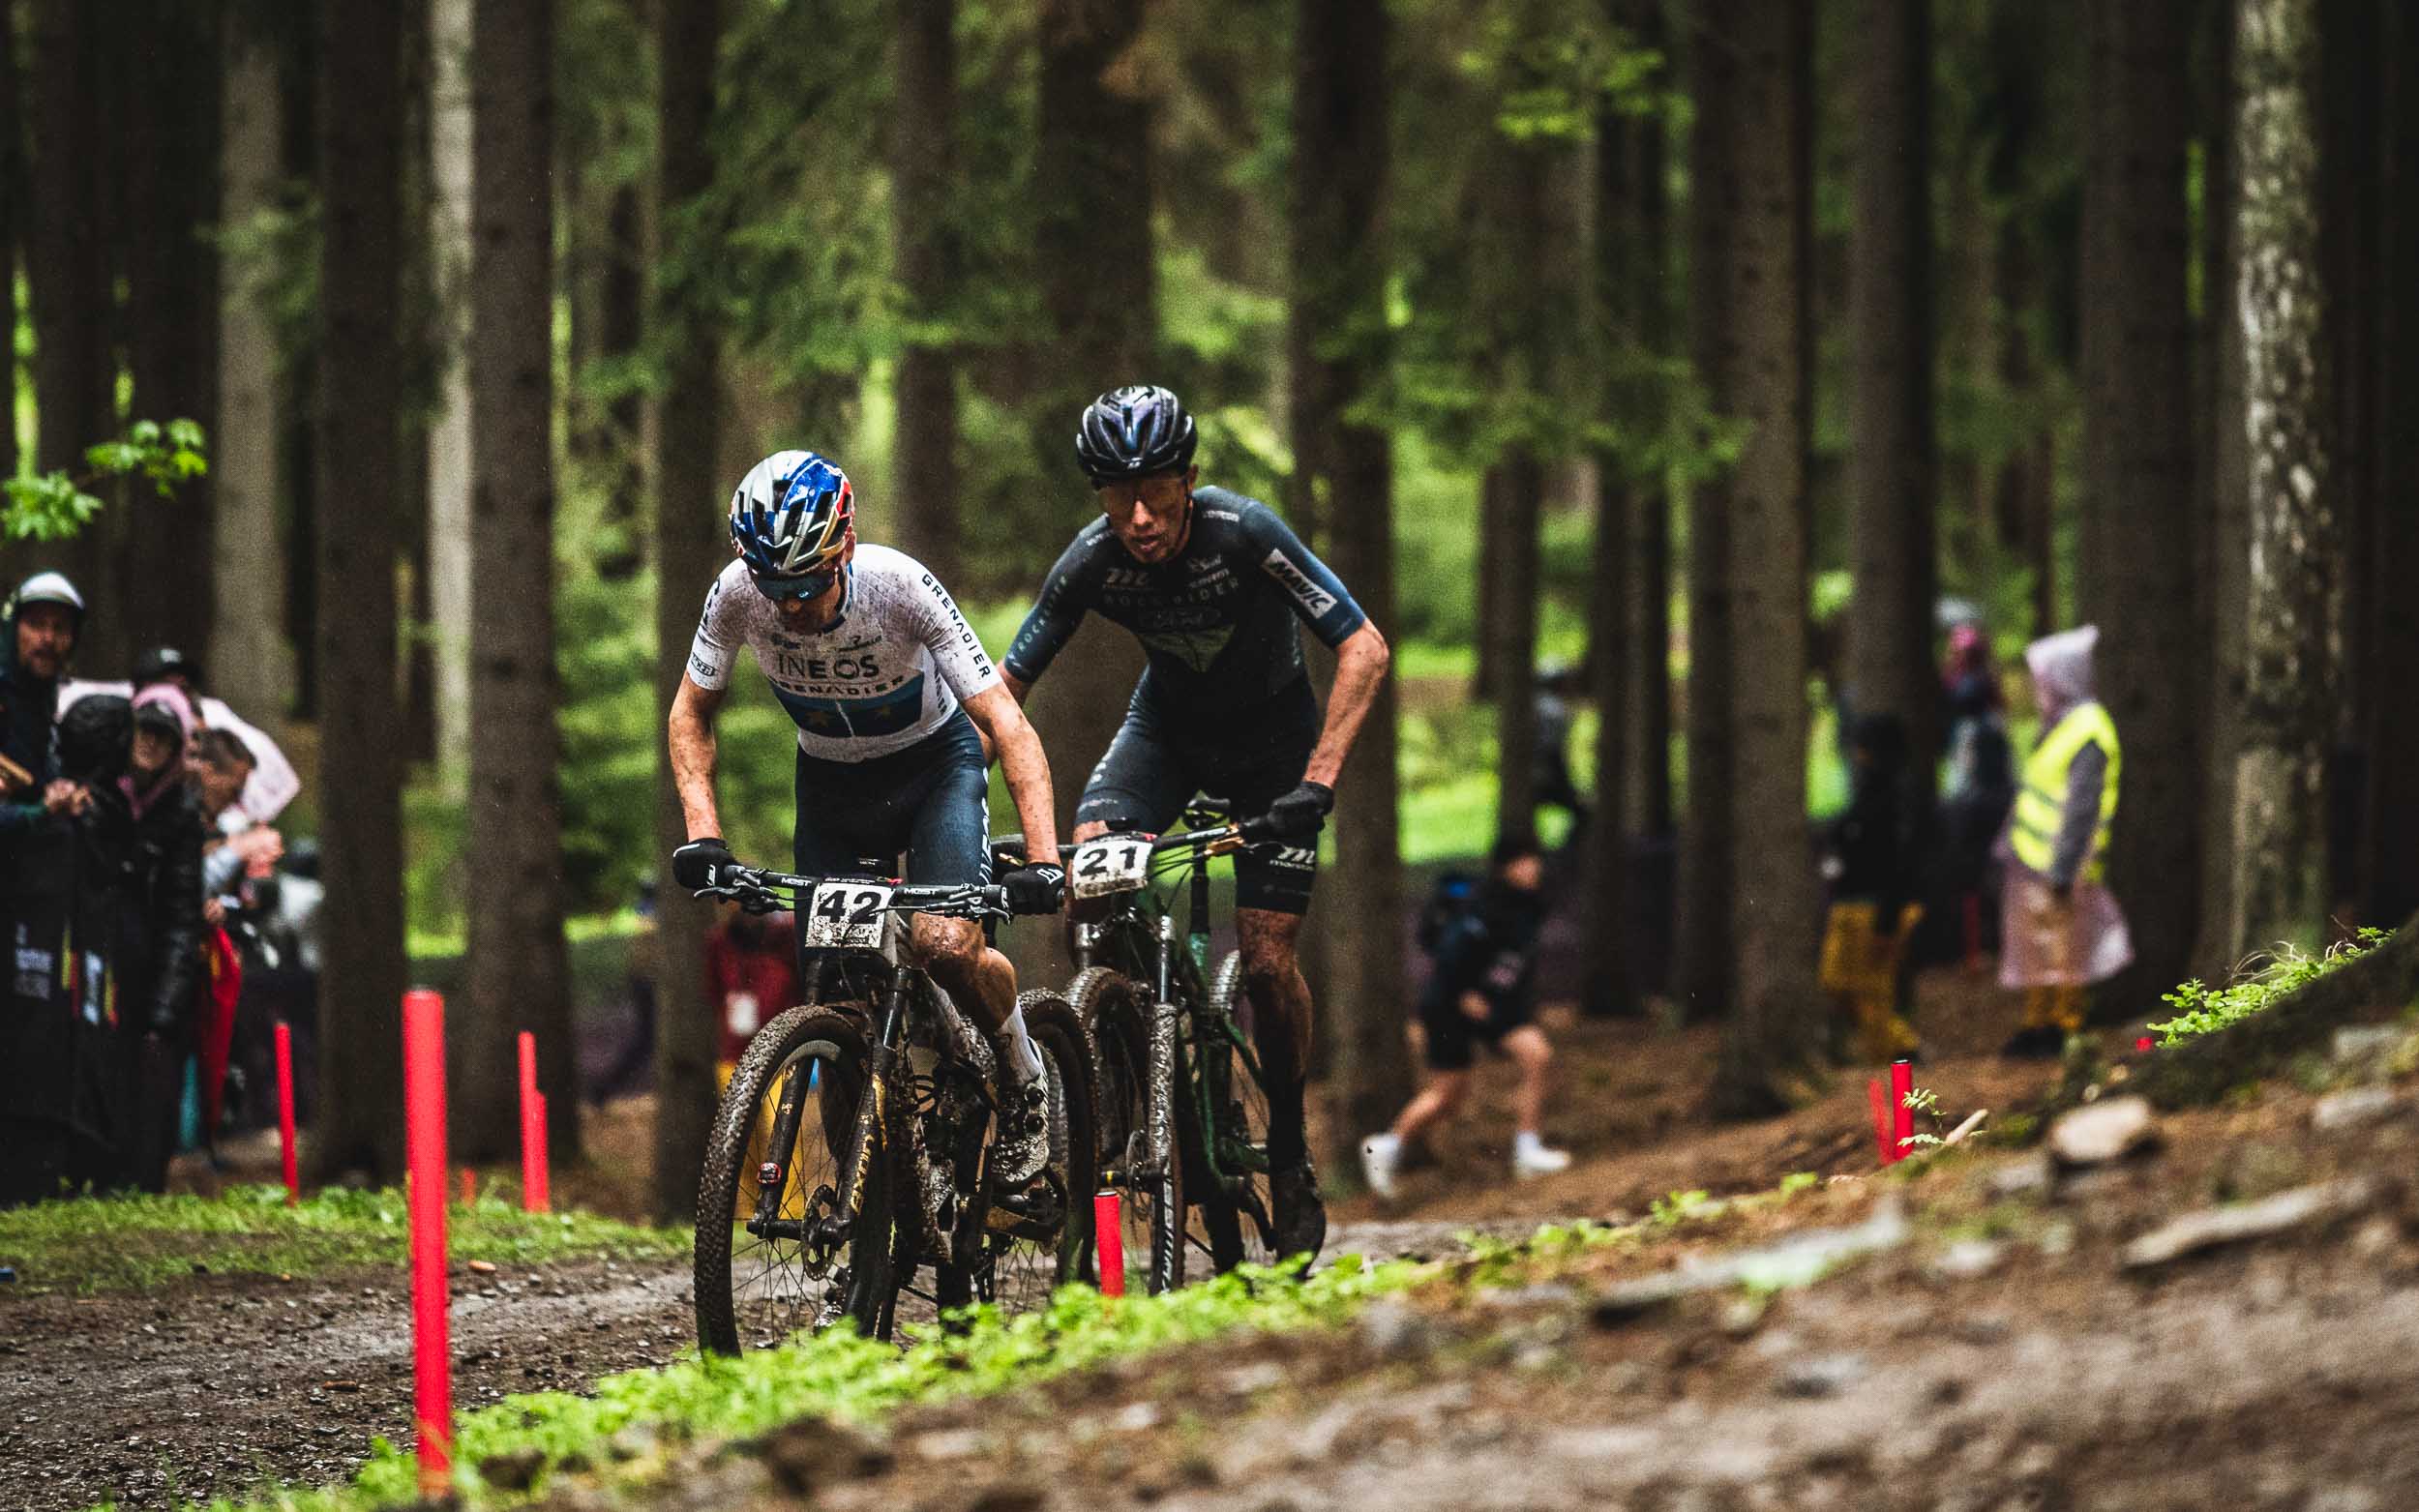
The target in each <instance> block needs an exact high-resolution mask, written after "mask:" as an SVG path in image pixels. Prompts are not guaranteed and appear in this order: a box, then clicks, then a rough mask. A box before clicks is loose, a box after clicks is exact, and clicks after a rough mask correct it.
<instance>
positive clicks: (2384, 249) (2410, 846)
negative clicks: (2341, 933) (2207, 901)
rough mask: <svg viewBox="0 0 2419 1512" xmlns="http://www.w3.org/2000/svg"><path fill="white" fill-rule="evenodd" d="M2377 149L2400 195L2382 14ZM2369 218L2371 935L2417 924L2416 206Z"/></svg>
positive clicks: (2394, 83)
mask: <svg viewBox="0 0 2419 1512" xmlns="http://www.w3.org/2000/svg"><path fill="white" fill-rule="evenodd" d="M2384 21H2385V25H2384V38H2383V44H2382V45H2381V46H2380V48H2379V49H2378V51H2379V55H2380V57H2381V58H2382V59H2383V60H2384V72H2385V88H2384V99H2383V108H2382V112H2381V113H2382V116H2383V122H2384V132H2383V138H2384V139H2383V148H2384V151H2383V153H2382V155H2381V158H2380V161H2379V163H2378V176H2379V178H2380V179H2381V181H2382V182H2384V183H2386V184H2389V185H2408V184H2410V183H2412V182H2413V181H2414V175H2419V14H2414V13H2413V12H2412V10H2411V9H2410V8H2409V7H2408V6H2389V7H2386V8H2385V9H2384ZM2380 209H2381V214H2380V215H2379V218H2378V227H2377V236H2378V249H2377V265H2378V266H2379V267H2380V268H2382V269H2383V270H2385V271H2384V276H2383V277H2382V278H2380V279H2379V281H2378V288H2377V297H2378V301H2379V305H2378V310H2377V317H2378V318H2377V333H2376V351H2377V410H2378V413H2379V414H2380V415H2383V416H2387V417H2391V418H2390V419H2389V421H2388V422H2387V423H2384V424H2381V425H2380V426H2379V428H2378V430H2379V434H2378V443H2379V450H2378V455H2377V463H2376V475H2377V478H2378V480H2379V483H2380V487H2379V489H2378V491H2377V499H2376V512H2375V517H2374V522H2373V528H2374V534H2373V536H2372V537H2371V547H2370V555H2371V556H2372V557H2373V558H2374V570H2375V572H2376V580H2377V581H2378V582H2379V583H2384V584H2394V585H2399V586H2398V587H2397V588H2396V589H2394V590H2392V591H2384V592H2379V593H2378V594H2376V595H2375V596H2374V598H2373V599H2372V600H2371V601H2370V606H2369V612H2370V616H2371V617H2370V623H2369V628H2368V641H2369V684H2370V686H2371V687H2372V688H2374V689H2376V690H2377V691H2378V697H2374V698H2372V699H2371V700H2370V704H2369V729H2368V735H2367V745H2368V750H2369V772H2368V775H2369V793H2368V801H2367V804H2366V811H2367V815H2368V823H2367V845H2368V848H2369V855H2370V862H2369V866H2368V868H2367V875H2368V897H2367V900H2366V913H2365V918H2364V919H2363V920H2362V921H2361V922H2375V923H2382V922H2383V921H2386V920H2389V919H2404V918H2408V917H2410V916H2411V914H2412V913H2414V912H2419V763H2414V762H2413V761H2411V760H2410V759H2409V754H2410V753H2411V752H2414V751H2419V699H2414V698H2411V697H2405V696H2395V694H2396V691H2397V690H2400V691H2403V692H2405V693H2406V691H2407V690H2409V689H2412V688H2419V595H2414V594H2412V593H2411V592H2410V591H2409V589H2408V585H2409V584H2411V583H2414V582H2419V426H2414V425H2413V424H2412V423H2411V420H2410V417H2411V416H2413V415H2419V287H2414V285H2413V283H2412V282H2411V280H2410V279H2409V278H2408V277H2406V276H2404V275H2407V273H2408V271H2409V270H2410V269H2412V268H2419V202H2414V201H2413V199H2412V197H2411V195H2409V194H2408V193H2399V192H2398V193H2389V194H2387V195H2386V196H2385V197H2384V199H2383V201H2382V203H2381V206H2380Z"/></svg>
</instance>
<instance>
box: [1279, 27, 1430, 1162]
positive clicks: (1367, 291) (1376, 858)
mask: <svg viewBox="0 0 2419 1512" xmlns="http://www.w3.org/2000/svg"><path fill="white" fill-rule="evenodd" d="M1294 46H1295V58H1294V179H1293V186H1292V197H1293V206H1292V210H1293V223H1294V236H1293V247H1292V252H1293V258H1292V269H1291V272H1292V284H1293V296H1294V297H1293V307H1292V316H1291V321H1292V323H1291V327H1290V331H1289V345H1290V346H1291V348H1292V349H1293V351H1294V352H1295V353H1297V354H1298V355H1297V357H1296V360H1295V362H1294V365H1293V369H1292V374H1291V376H1292V380H1293V381H1292V393H1291V395H1290V400H1291V406H1290V407H1291V411H1292V413H1291V417H1290V426H1291V430H1292V433H1293V443H1294V465H1295V468H1296V476H1297V479H1298V484H1299V486H1298V488H1297V489H1296V493H1297V497H1298V498H1300V499H1302V500H1304V501H1306V503H1307V506H1308V507H1309V508H1310V509H1312V510H1314V511H1315V512H1316V514H1317V516H1318V518H1319V519H1322V520H1324V521H1326V523H1327V537H1328V548H1327V561H1328V565H1329V566H1330V567H1332V568H1333V569H1334V570H1335V572H1336V573H1337V575H1338V576H1339V577H1341V578H1343V580H1344V582H1345V583H1346V585H1347V586H1349V587H1350V588H1351V589H1352V591H1353V595H1354V597H1355V598H1356V599H1358V600H1359V604H1360V607H1361V609H1362V611H1363V612H1365V613H1366V614H1368V616H1369V617H1370V620H1371V622H1372V623H1374V624H1376V625H1378V626H1379V627H1380V628H1381V629H1382V630H1384V629H1387V628H1390V627H1391V625H1392V623H1393V618H1394V527H1393V466H1392V458H1391V452H1390V446H1389V437H1388V435H1387V433H1386V432H1385V431H1384V430H1379V429H1377V428H1376V427H1373V426H1371V425H1369V424H1367V423H1366V422H1365V421H1362V420H1359V419H1355V418H1348V412H1349V411H1350V409H1351V407H1352V406H1353V405H1354V404H1356V403H1358V402H1359V401H1361V400H1363V399H1365V398H1367V397H1368V396H1370V395H1371V394H1372V393H1373V392H1374V391H1375V390H1376V389H1377V387H1378V386H1379V385H1380V384H1381V383H1382V382H1383V380H1384V377H1385V372H1386V363H1387V350H1386V344H1385V342H1386V335H1385V332H1386V318H1385V317H1386V310H1385V288H1386V279H1385V270H1386V268H1387V266H1388V257H1387V244H1386V227H1385V214H1386V203H1387V198H1388V193H1389V190H1388V172H1389V151H1388V132H1387V111H1388V89H1387V74H1386V70H1387V65H1388V58H1389V51H1390V48H1391V37H1390V34H1389V21H1388V15H1387V8H1386V6H1385V4H1384V3H1383V0H1297V5H1296V8H1295V32H1294ZM1301 507H1302V506H1300V505H1298V506H1297V508H1298V510H1299V508H1301ZM1396 713H1397V710H1396V701H1395V696H1394V682H1393V679H1392V678H1391V677H1389V678H1388V679H1387V681H1386V683H1385V684H1384V686H1383V687H1382V688H1381V689H1380V691H1379V695H1378V701H1377V703H1376V705H1375V706H1374V707H1372V708H1371V710H1370V711H1369V719H1368V722H1367V723H1366V724H1364V725H1363V726H1361V730H1360V738H1359V741H1358V742H1356V743H1355V745H1354V747H1353V754H1352V756H1351V758H1350V759H1349V760H1347V761H1346V762H1345V765H1344V775H1343V780H1342V782H1341V784H1340V785H1339V786H1338V804H1337V808H1336V814H1335V847H1336V870H1337V873H1338V875H1342V876H1345V877H1349V878H1350V879H1351V886H1352V900H1351V905H1350V907H1348V908H1347V907H1329V908H1326V909H1323V910H1322V912H1323V914H1324V921H1323V922H1324V923H1326V924H1327V926H1328V937H1327V945H1328V982H1327V991H1326V993H1324V994H1323V996H1322V998H1321V1004H1322V1006H1323V1008H1324V1010H1325V1012H1324V1015H1323V1017H1324V1018H1325V1021H1326V1023H1327V1025H1328V1032H1326V1033H1323V1034H1322V1035H1321V1036H1320V1039H1321V1041H1322V1042H1323V1043H1324V1044H1325V1045H1326V1046H1327V1047H1328V1050H1329V1065H1330V1067H1331V1071H1330V1075H1329V1087H1328V1098H1329V1110H1330V1116H1329V1118H1328V1120H1327V1128H1328V1132H1329V1146H1328V1148H1327V1150H1326V1151H1324V1152H1323V1153H1324V1157H1325V1165H1326V1169H1327V1170H1328V1171H1329V1173H1330V1180H1332V1179H1333V1178H1334V1176H1336V1175H1343V1176H1344V1177H1346V1179H1348V1180H1349V1178H1350V1175H1351V1173H1352V1172H1353V1171H1355V1170H1356V1169H1357V1162H1356V1161H1355V1159H1354V1153H1355V1151H1356V1150H1357V1149H1358V1148H1359V1139H1360V1136H1361V1135H1362V1134H1364V1133H1366V1132H1367V1131H1369V1130H1372V1129H1382V1128H1384V1127H1386V1125H1387V1124H1388V1122H1389V1121H1390V1120H1391V1119H1392V1118H1393V1116H1394V1113H1395V1112H1396V1111H1397V1110H1398V1109H1400V1108H1401V1106H1402V1104H1403V1102H1404V1100H1405V1099H1406V1098H1407V1097H1408V1096H1409V1095H1410V1093H1411V1088H1412V1070H1411V1055H1410V1048H1409V1046H1408V1045H1407V1044H1406V1042H1405V1040H1404V1037H1403V1003H1404V1000H1405V996H1404V983H1403V951H1402V940H1401V937H1400V934H1399V932H1398V930H1396V929H1395V928H1393V927H1392V921H1394V920H1397V919H1400V918H1401V917H1402V913H1403V875H1402V856H1401V852H1400V850H1399V848H1398V845H1397V838H1396V827H1397V823H1398V817H1399V806H1400V793H1399V791H1398V788H1397V783H1396V776H1395V770H1394V763H1395V754H1396V751H1395V747H1396V739H1395V720H1396ZM1372 921H1376V925H1377V927H1374V928H1373V927H1371V924H1372Z"/></svg>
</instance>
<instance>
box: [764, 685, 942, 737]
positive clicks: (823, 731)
mask: <svg viewBox="0 0 2419 1512" xmlns="http://www.w3.org/2000/svg"><path fill="white" fill-rule="evenodd" d="M773 696H774V697H777V698H779V699H780V700H781V706H782V707H783V708H785V709H788V710H789V711H790V718H791V722H792V723H794V724H795V725H796V726H798V728H800V729H802V730H805V731H806V732H807V733H808V734H810V735H821V736H822V737H823V738H824V739H826V740H845V739H849V738H851V737H854V736H873V735H895V734H898V733H899V732H900V731H901V730H906V729H912V728H914V727H915V722H916V720H917V719H918V718H919V717H920V716H921V715H922V714H923V712H924V674H923V673H921V672H918V673H916V674H915V675H914V676H912V677H911V678H909V679H908V680H907V681H906V682H904V683H902V684H900V685H899V686H898V687H896V688H894V689H892V690H891V691H890V692H888V693H885V694H883V695H881V697H876V698H810V697H806V696H805V695H803V694H795V693H791V692H789V691H787V690H786V689H783V688H781V687H779V686H775V687H774V689H773Z"/></svg>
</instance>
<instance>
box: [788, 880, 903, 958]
mask: <svg viewBox="0 0 2419 1512" xmlns="http://www.w3.org/2000/svg"><path fill="white" fill-rule="evenodd" d="M889 903H890V889H889V888H887V887H883V886H881V885H880V884H878V883H874V882H821V883H818V884H817V885H816V888H815V901H814V902H813V903H811V904H808V905H807V909H806V946H807V948H808V949H809V950H880V949H881V931H882V925H883V923H884V922H886V920H887V919H888V917H889V916H888V915H887V914H886V913H884V912H883V911H882V910H883V909H884V908H885V907H887V906H888V905H889Z"/></svg>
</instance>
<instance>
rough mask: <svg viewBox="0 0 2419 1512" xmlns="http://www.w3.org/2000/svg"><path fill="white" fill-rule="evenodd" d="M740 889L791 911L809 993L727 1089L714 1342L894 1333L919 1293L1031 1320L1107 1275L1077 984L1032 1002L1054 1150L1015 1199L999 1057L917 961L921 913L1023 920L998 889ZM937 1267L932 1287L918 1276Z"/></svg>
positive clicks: (703, 1250)
mask: <svg viewBox="0 0 2419 1512" xmlns="http://www.w3.org/2000/svg"><path fill="white" fill-rule="evenodd" d="M720 881H721V885H719V886H716V887H711V888H707V889H705V890H704V891H702V892H701V893H699V894H698V896H700V897H714V898H723V899H727V900H729V901H731V902H733V903H736V904H739V906H740V907H742V908H746V909H748V910H750V911H752V912H759V913H767V912H772V911H774V910H776V909H781V908H789V909H791V910H792V911H794V912H795V913H796V915H797V919H798V927H799V932H800V935H801V943H802V944H803V945H804V946H805V947H806V957H807V968H806V980H805V982H804V991H803V993H801V996H802V998H803V1001H801V1002H800V1003H799V1004H798V1005H797V1006H796V1007H793V1008H791V1009H789V1010H788V1011H786V1012H784V1013H782V1014H780V1015H778V1016H776V1017H775V1018H774V1019H773V1020H772V1022H770V1023H766V1024H765V1025H764V1026H763V1027H762V1028H761V1029H759V1030H758V1031H757V1033H756V1036H755V1038H753V1039H752V1040H750V1041H749V1043H748V1049H747V1052H746V1053H745V1054H744V1055H742V1056H741V1057H740V1060H739V1064H738V1068H737V1069H736V1070H735V1071H734V1072H733V1073H732V1078H731V1083H730V1085H729V1087H728V1088H726V1089H725V1091H724V1093H723V1099H722V1105H721V1107H720V1109H719V1110H718V1111H717V1112H716V1113H715V1116H714V1123H713V1128H712V1132H711V1134H710V1135H709V1137H708V1141H707V1146H706V1155H705V1170H704V1173H703V1175H702V1178H701V1180H700V1182H699V1185H698V1207H697V1246H696V1278H697V1290H696V1298H697V1300H696V1306H697V1322H698V1342H699V1344H700V1345H701V1347H702V1348H703V1349H705V1350H706V1351H707V1352H709V1353H720V1354H735V1353H737V1352H738V1351H739V1349H740V1348H741V1347H742V1343H743V1342H746V1343H754V1344H757V1345H759V1346H761V1347H766V1348H769V1347H770V1346H772V1345H774V1344H778V1343H780V1342H781V1341H783V1340H784V1339H787V1338H788V1337H790V1336H791V1334H792V1333H794V1332H796V1331H797V1330H798V1329H800V1328H808V1327H812V1328H816V1329H821V1328H824V1327H827V1326H830V1325H831V1324H833V1323H836V1322H838V1321H840V1320H842V1319H849V1320H851V1321H852V1322H853V1323H854V1324H855V1326H856V1329H857V1332H858V1333H859V1334H860V1335H862V1336H864V1337H867V1338H880V1339H888V1338H890V1337H892V1333H893V1328H894V1325H895V1323H896V1322H897V1320H898V1310H899V1299H900V1297H901V1295H902V1294H903V1293H904V1294H906V1295H910V1296H913V1297H917V1298H920V1299H921V1300H923V1301H924V1302H926V1303H929V1304H930V1305H931V1307H932V1308H933V1310H934V1311H935V1312H936V1313H937V1314H938V1313H945V1311H946V1310H948V1309H952V1308H957V1307H962V1306H965V1305H967V1304H969V1303H976V1302H980V1303H991V1304H996V1305H998V1306H1000V1307H1001V1308H1002V1309H1004V1310H1010V1311H1014V1310H1018V1309H1022V1308H1025V1307H1029V1306H1031V1305H1033V1304H1035V1303H1036V1302H1038V1301H1041V1300H1044V1299H1046V1298H1047V1297H1048V1296H1049V1294H1050V1293H1051V1291H1052V1290H1055V1289H1056V1288H1057V1287H1058V1286H1059V1284H1060V1283H1062V1282H1065V1281H1069V1280H1073V1279H1075V1277H1076V1276H1077V1275H1078V1274H1079V1271H1080V1270H1081V1267H1082V1266H1083V1265H1084V1264H1085V1263H1086V1260H1087V1258H1088V1256H1089V1254H1090V1238H1091V1195H1092V1191H1093V1189H1094V1187H1095V1185H1096V1180H1095V1171H1096V1169H1097V1168H1096V1165H1095V1154H1094V1152H1095V1150H1096V1148H1097V1143H1096V1140H1097V1135H1096V1133H1095V1131H1094V1129H1093V1119H1092V1102H1093V1085H1094V1076H1095V1071H1094V1066H1093V1059H1092V1053H1091V1049H1090V1037H1089V1036H1088V1035H1087V1033H1086V1031H1085V1029H1084V1025H1083V1023H1082V1022H1081V1021H1079V1020H1078V1019H1077V1018H1076V1017H1075V1014H1074V1012H1073V1011H1072V1010H1071V1009H1070V1008H1069V1007H1068V1006H1067V1003H1066V1000H1065V999H1064V998H1062V997H1060V995H1059V994H1058V993H1051V992H1046V991H1032V992H1027V993H1023V994H1021V995H1020V996H1019V998H1018V1005H1019V1006H1020V1007H1022V1008H1023V1009H1024V1011H1025V1024H1026V1029H1027V1031H1028V1032H1029V1033H1030V1035H1031V1037H1032V1040H1033V1043H1034V1045H1035V1047H1036V1048H1037V1049H1038V1050H1039V1051H1040V1052H1041V1058H1042V1062H1043V1067H1044V1076H1045V1083H1046V1086H1047V1090H1048V1108H1049V1117H1050V1155H1049V1160H1048V1162H1047V1164H1046V1165H1045V1166H1044V1168H1043V1170H1042V1171H1041V1172H1040V1174H1039V1175H1037V1176H1036V1177H1035V1178H1034V1179H1033V1180H1031V1181H1030V1182H1028V1183H1025V1184H1024V1185H1023V1186H1021V1187H1018V1188H1016V1189H1014V1190H1000V1189H999V1187H998V1186H997V1185H996V1184H995V1183H994V1182H993V1181H992V1180H991V1179H990V1173H989V1165H988V1155H989V1153H990V1148H991V1137H992V1133H993V1130H994V1128H995V1127H996V1123H997V1119H996V1116H995V1115H996V1113H997V1112H998V1103H997V1100H996V1098H995V1097H994V1094H993V1088H994V1087H995V1086H996V1085H997V1084H998V1083H997V1081H996V1079H995V1071H996V1066H995V1061H994V1054H993V1051H992V1048H991V1044H990V1041H989V1039H988V1038H987V1037H986V1036H984V1035H983V1034H982V1033H980V1032H978V1031H977V1030H976V1029H975V1028H974V1026H973V1024H972V1023H970V1022H969V1021H968V1020H967V1018H966V1016H965V1015H964V1014H962V1013H961V1012H959V1010H958V1008H957V1006H956V1005H955V1004H954V1003H952V1002H951V1001H950V1000H949V996H948V994H947V993H944V992H942V991H941V989H940V988H939V987H938V986H936V985H935V984H934V982H933V981H932V979H931V977H929V976H928V975H926V973H925V971H924V970H923V968H922V967H921V966H919V965H917V964H914V963H913V962H912V961H911V960H909V959H907V958H906V954H905V948H904V947H905V945H906V934H907V925H906V918H905V916H906V915H908V914H910V913H928V914H936V915H939V916H941V917H943V918H957V919H981V920H983V921H985V924H986V927H988V926H989V925H990V924H991V923H993V922H994V921H997V920H999V919H1001V918H1004V917H1006V916H1007V907H1006V894H1005V892H1004V891H1003V890H1002V889H1000V888H998V887H974V886H956V887H921V886H914V887H911V886H902V885H900V884H898V883H896V882H892V881H887V880H884V879H882V878H880V877H871V876H830V877H816V876H793V875H788V874H784V873H778V872H764V871H757V870H754V869H751V868H746V867H733V868H728V869H726V870H725V872H724V873H723V875H722V877H721V878H720ZM926 1267H929V1268H930V1270H931V1272H932V1280H931V1284H930V1290H922V1289H919V1288H918V1287H917V1285H916V1281H917V1277H918V1274H919V1272H920V1271H921V1270H923V1269H924V1268H926Z"/></svg>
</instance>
